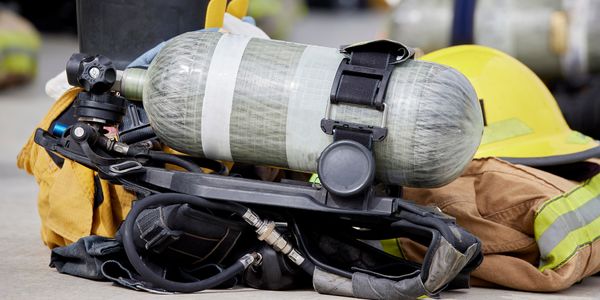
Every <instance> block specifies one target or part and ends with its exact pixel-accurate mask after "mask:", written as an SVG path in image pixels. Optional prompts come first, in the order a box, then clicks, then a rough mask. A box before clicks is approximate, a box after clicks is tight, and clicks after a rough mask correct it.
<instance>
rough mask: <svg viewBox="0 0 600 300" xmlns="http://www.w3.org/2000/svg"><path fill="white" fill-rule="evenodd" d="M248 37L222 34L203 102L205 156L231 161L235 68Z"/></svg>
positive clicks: (209, 72)
mask: <svg viewBox="0 0 600 300" xmlns="http://www.w3.org/2000/svg"><path fill="white" fill-rule="evenodd" d="M249 41H250V38H249V37H246V36H241V35H234V34H224V35H223V36H222V37H221V39H220V40H219V43H218V44H217V47H216V48H215V52H214V54H213V57H212V61H211V63H210V67H209V69H208V76H207V78H206V89H205V91H204V102H203V103H202V124H201V135H202V150H203V151H204V154H205V155H206V157H210V158H213V159H223V160H228V161H231V160H232V159H231V148H230V145H229V121H230V116H231V106H232V102H233V92H234V89H235V82H236V78H237V74H238V69H239V66H240V62H241V60H242V56H243V55H244V50H245V49H246V45H247V44H248V42H249Z"/></svg>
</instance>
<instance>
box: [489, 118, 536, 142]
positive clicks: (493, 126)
mask: <svg viewBox="0 0 600 300" xmlns="http://www.w3.org/2000/svg"><path fill="white" fill-rule="evenodd" d="M530 133H533V130H532V129H531V128H529V126H527V124H525V122H523V121H521V120H519V119H517V118H512V119H506V120H502V121H498V122H494V123H489V124H488V125H487V126H485V128H484V129H483V136H482V138H481V145H486V144H491V143H495V142H499V141H504V140H508V139H512V138H514V137H518V136H522V135H527V134H530Z"/></svg>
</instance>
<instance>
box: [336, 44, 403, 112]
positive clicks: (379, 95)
mask: <svg viewBox="0 0 600 300" xmlns="http://www.w3.org/2000/svg"><path fill="white" fill-rule="evenodd" d="M341 52H342V53H344V54H347V55H348V57H346V58H344V59H343V60H342V62H341V63H340V66H339V67H338V70H337V73H336V77H335V80H334V84H333V88H332V90H331V97H330V101H331V103H332V104H338V103H348V104H357V105H364V106H369V107H373V108H375V109H377V110H380V111H382V110H383V108H384V107H383V101H384V97H385V91H386V88H387V84H388V82H389V80H390V76H391V74H392V71H393V69H394V65H395V64H398V63H400V62H403V61H405V60H407V59H410V58H412V57H413V52H412V50H411V49H410V48H408V47H406V46H404V45H402V44H399V43H396V42H392V41H387V40H380V41H372V42H368V43H363V44H356V45H351V46H348V47H344V48H342V49H341Z"/></svg>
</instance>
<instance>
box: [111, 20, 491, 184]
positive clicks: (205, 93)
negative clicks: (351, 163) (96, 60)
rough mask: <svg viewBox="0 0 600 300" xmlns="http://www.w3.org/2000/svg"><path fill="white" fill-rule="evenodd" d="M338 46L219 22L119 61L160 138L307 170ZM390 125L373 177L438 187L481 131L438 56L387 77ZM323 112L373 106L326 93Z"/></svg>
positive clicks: (355, 118)
mask: <svg viewBox="0 0 600 300" xmlns="http://www.w3.org/2000/svg"><path fill="white" fill-rule="evenodd" d="M344 57H345V56H344V54H342V53H340V51H339V50H338V49H334V48H325V47H318V46H309V45H302V44H295V43H288V42H281V41H273V40H265V39H256V38H248V37H244V36H239V35H233V34H222V33H216V32H191V33H186V34H183V35H181V36H178V37H176V38H173V39H171V40H170V41H168V42H167V44H166V45H165V46H164V48H163V49H162V50H161V51H160V52H159V54H158V55H157V56H156V58H155V59H154V61H153V62H152V64H151V65H150V67H149V68H148V70H147V71H146V72H145V74H140V73H139V72H143V71H139V70H137V71H136V70H127V71H126V72H125V75H124V76H123V79H122V80H123V81H122V86H121V90H122V93H123V94H124V95H125V96H126V97H130V98H136V96H138V97H139V96H140V95H142V94H143V95H142V98H143V103H144V107H145V109H146V112H147V114H148V117H149V119H150V123H151V125H152V128H153V129H154V130H155V132H156V134H157V135H158V137H159V138H160V139H161V140H162V141H163V142H164V143H165V144H167V145H168V146H170V147H172V148H174V149H176V150H179V151H181V152H184V153H187V154H190V155H194V156H200V157H207V158H211V159H218V160H228V161H235V162H245V163H251V164H258V165H270V166H279V167H283V168H289V169H293V170H299V171H306V172H315V170H316V169H317V159H318V158H319V155H320V154H321V152H322V151H323V149H325V148H326V147H327V146H328V145H330V144H331V143H332V136H331V135H327V134H325V133H324V132H323V131H322V130H321V127H320V122H321V119H323V118H324V117H325V115H326V110H327V106H328V103H329V102H330V93H331V91H332V86H333V82H334V79H335V76H336V72H337V69H338V67H339V65H340V62H341V61H342V60H343V59H344ZM385 103H386V105H387V107H388V109H387V110H388V116H387V122H386V127H387V128H388V135H387V138H386V139H385V140H383V141H382V142H376V143H375V144H374V148H373V151H374V156H375V161H376V165H377V169H376V177H377V178H378V179H379V180H382V181H385V182H388V183H392V184H398V185H404V186H412V187H435V186H440V185H443V184H446V183H448V182H450V181H452V180H453V179H455V178H456V177H458V176H459V175H460V174H461V172H462V171H463V169H464V168H465V167H466V165H467V163H468V162H469V161H470V160H471V158H472V157H473V155H474V153H475V151H476V149H477V147H478V145H479V142H480V139H481V135H482V132H483V121H482V115H481V109H480V106H479V103H478V100H477V96H476V95H475V92H474V90H473V87H472V86H471V84H470V83H469V81H468V80H467V79H466V78H465V77H464V76H463V75H462V74H460V73H459V72H458V71H456V70H454V69H451V68H449V67H445V66H442V65H438V64H434V63H429V62H422V61H413V60H409V61H406V62H403V63H401V64H400V65H399V66H397V67H395V68H394V71H393V73H392V75H391V79H390V81H389V84H388V87H387V93H386V96H385ZM330 114H331V118H332V119H334V120H342V121H346V122H354V123H360V124H366V125H373V126H379V125H380V123H381V120H382V112H380V111H378V110H375V109H372V108H368V107H361V106H353V105H344V104H336V105H331V112H330Z"/></svg>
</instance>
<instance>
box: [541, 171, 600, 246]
mask: <svg viewBox="0 0 600 300" xmlns="http://www.w3.org/2000/svg"><path fill="white" fill-rule="evenodd" d="M598 195H600V175H596V176H594V177H593V178H592V179H590V180H588V181H586V182H585V183H583V184H581V185H579V186H577V187H576V188H575V189H573V190H572V191H570V192H568V193H565V194H562V195H560V196H558V197H556V198H554V199H552V200H550V201H547V202H546V203H544V204H543V205H542V206H541V207H540V208H539V209H538V211H537V213H536V215H535V217H534V224H535V238H536V239H538V238H539V237H540V236H541V235H542V234H543V233H544V232H545V231H546V229H548V227H550V225H552V224H553V223H554V221H556V219H558V218H559V217H560V216H561V215H563V214H565V213H567V212H570V211H574V210H576V209H578V208H580V207H581V206H582V205H584V204H586V203H587V202H588V201H590V200H591V199H593V198H594V197H596V196H598ZM565 199H568V200H565Z"/></svg>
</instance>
